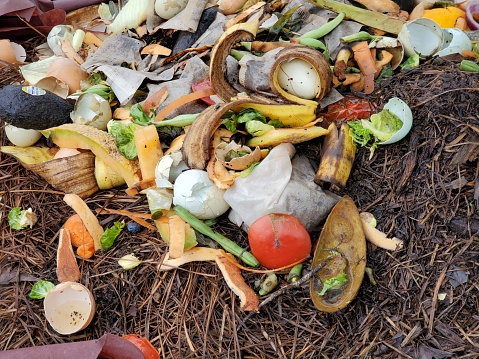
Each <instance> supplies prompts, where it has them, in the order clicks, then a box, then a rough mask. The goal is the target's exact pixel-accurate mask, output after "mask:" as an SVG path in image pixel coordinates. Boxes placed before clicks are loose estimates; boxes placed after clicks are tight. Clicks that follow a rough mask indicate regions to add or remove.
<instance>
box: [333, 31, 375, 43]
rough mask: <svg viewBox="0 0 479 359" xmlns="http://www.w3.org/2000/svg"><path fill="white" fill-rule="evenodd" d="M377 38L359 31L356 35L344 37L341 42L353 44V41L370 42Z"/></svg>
mask: <svg viewBox="0 0 479 359" xmlns="http://www.w3.org/2000/svg"><path fill="white" fill-rule="evenodd" d="M376 38H377V36H373V35H371V34H370V33H369V32H366V31H360V32H358V33H356V34H352V35H348V36H344V37H342V38H341V42H354V41H370V40H374V39H376Z"/></svg>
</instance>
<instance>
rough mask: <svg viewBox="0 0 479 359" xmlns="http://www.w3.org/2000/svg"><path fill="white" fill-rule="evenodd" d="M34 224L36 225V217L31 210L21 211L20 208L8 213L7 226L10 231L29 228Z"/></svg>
mask: <svg viewBox="0 0 479 359" xmlns="http://www.w3.org/2000/svg"><path fill="white" fill-rule="evenodd" d="M35 223H37V216H36V215H35V213H33V212H32V209H31V208H29V209H27V210H22V209H21V208H20V207H14V208H12V209H11V210H10V212H8V224H9V225H10V227H11V228H12V229H16V230H21V229H25V228H28V227H30V228H31V227H33V225H34V224H35Z"/></svg>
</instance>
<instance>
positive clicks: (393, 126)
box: [361, 109, 403, 142]
mask: <svg viewBox="0 0 479 359" xmlns="http://www.w3.org/2000/svg"><path fill="white" fill-rule="evenodd" d="M361 124H362V125H363V127H364V128H365V129H368V130H369V131H371V133H372V134H373V135H374V137H376V139H378V140H379V141H381V142H384V141H387V140H389V139H390V138H391V136H392V135H394V134H395V133H396V132H397V131H399V130H400V129H401V127H402V126H403V123H402V121H401V120H400V119H399V117H397V116H396V115H395V114H393V113H392V112H391V111H389V110H386V109H384V110H382V111H381V112H379V113H375V114H374V115H371V117H370V119H369V120H361Z"/></svg>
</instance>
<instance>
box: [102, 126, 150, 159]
mask: <svg viewBox="0 0 479 359" xmlns="http://www.w3.org/2000/svg"><path fill="white" fill-rule="evenodd" d="M107 127H108V133H109V134H110V135H112V136H113V137H114V138H115V142H116V147H117V148H118V151H119V152H120V153H121V154H122V155H123V156H125V157H126V158H128V159H129V160H134V159H136V158H137V157H138V153H137V152H136V146H135V137H134V135H133V133H134V132H135V130H137V129H139V128H140V127H142V126H140V125H137V124H135V123H122V122H120V121H115V120H112V121H110V122H108V125H107Z"/></svg>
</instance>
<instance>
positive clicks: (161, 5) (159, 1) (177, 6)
mask: <svg viewBox="0 0 479 359" xmlns="http://www.w3.org/2000/svg"><path fill="white" fill-rule="evenodd" d="M186 4H188V0H156V2H155V11H156V13H157V14H158V16H159V17H161V18H162V19H165V20H169V19H171V18H172V17H173V16H175V15H176V14H178V13H179V12H180V11H182V10H183V9H184V8H185V7H186Z"/></svg>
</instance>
